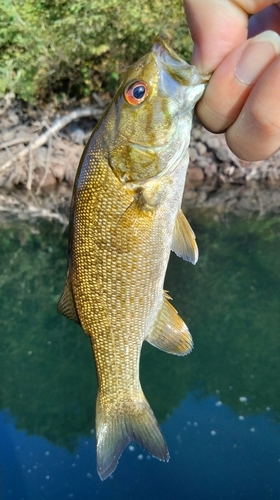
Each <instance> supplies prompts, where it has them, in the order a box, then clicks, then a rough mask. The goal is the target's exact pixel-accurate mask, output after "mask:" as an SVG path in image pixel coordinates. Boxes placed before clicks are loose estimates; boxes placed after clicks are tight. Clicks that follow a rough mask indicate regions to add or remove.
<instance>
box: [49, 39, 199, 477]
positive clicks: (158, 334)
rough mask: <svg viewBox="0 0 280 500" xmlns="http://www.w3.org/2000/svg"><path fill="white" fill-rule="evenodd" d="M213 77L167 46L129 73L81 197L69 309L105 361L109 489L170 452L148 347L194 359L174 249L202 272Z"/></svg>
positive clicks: (66, 300) (102, 464)
mask: <svg viewBox="0 0 280 500" xmlns="http://www.w3.org/2000/svg"><path fill="white" fill-rule="evenodd" d="M205 83H206V78H205V79H204V78H203V77H202V76H201V75H199V74H198V72H197V70H196V69H195V68H194V67H193V66H190V65H189V64H187V63H186V62H185V61H184V60H182V59H181V58H180V57H178V55H177V54H176V53H175V52H174V51H173V50H172V49H171V47H170V46H169V44H168V43H167V41H166V40H165V38H163V37H158V38H157V39H156V40H155V43H154V45H153V48H152V51H151V52H150V53H148V54H147V55H146V56H144V57H142V58H141V59H140V60H139V61H138V62H136V63H135V64H133V65H132V66H131V67H130V68H128V70H127V72H126V74H125V77H124V79H123V82H122V83H121V85H120V87H119V89H118V91H117V93H116V95H115V97H114V99H113V101H112V102H111V104H110V105H109V107H108V108H107V110H106V111H105V113H104V115H103V117H102V118H101V119H100V121H99V122H98V124H97V125H96V127H95V129H94V131H93V133H92V135H91V137H90V139H89V141H88V144H87V146H86V147H85V150H84V153H83V155H82V158H81V161H80V165H79V168H78V171H77V176H76V180H75V185H74V189H73V196H72V204H71V215H70V235H69V254H68V271H67V277H66V284H65V289H64V292H63V294H62V296H61V298H60V301H59V304H58V310H59V312H60V313H62V314H64V315H65V316H67V317H68V318H70V319H72V320H73V321H76V322H77V323H79V324H80V325H81V327H82V328H83V330H84V332H85V333H86V334H87V335H89V337H90V341H91V345H92V349H93V354H94V358H95V363H96V370H97V377H98V395H97V402H96V439H97V470H98V473H99V476H100V478H101V479H106V478H107V477H108V476H109V475H110V474H111V473H112V472H113V471H114V470H115V468H116V466H117V463H118V460H119V458H120V456H121V454H122V451H123V450H124V448H125V447H126V446H127V445H128V444H129V443H130V442H131V441H136V442H137V443H139V444H140V445H141V446H142V447H143V448H145V449H146V450H147V451H148V452H149V453H150V454H151V455H153V456H154V457H156V458H158V459H159V460H165V461H168V459H169V453H168V449H167V445H166V443H165V440H164V437H163V435H162V433H161V431H160V429H159V426H158V424H157V421H156V418H155V416H154V414H153V412H152V410H151V408H150V406H149V404H148V402H147V400H146V398H145V396H144V394H143V391H142V388H141V385H140V381H139V359H140V352H141V348H142V344H143V342H144V340H146V341H148V342H149V343H151V344H152V345H154V346H155V347H157V348H159V349H162V350H164V351H166V352H169V353H172V354H177V355H185V354H187V353H188V352H190V351H191V349H192V338H191V335H190V333H189V330H188V328H187V326H186V325H185V323H184V322H183V320H182V319H181V318H180V316H179V315H178V314H177V311H176V310H175V309H174V307H173V306H172V305H171V304H170V302H169V300H168V299H169V298H170V297H168V295H167V294H166V292H164V290H163V283H164V277H165V272H166V268H167V264H168V260H169V255H170V251H171V250H173V251H174V252H175V253H176V254H177V255H178V256H180V257H182V258H183V259H185V260H188V261H190V262H192V263H193V264H195V263H196V261H197V258H198V250H197V245H196V241H195V236H194V233H193V231H192V229H191V227H190V225H189V223H188V222H187V220H186V218H185V216H184V215H183V212H182V211H181V209H180V206H181V200H182V196H183V190H184V184H185V177H186V171H187V167H188V146H189V141H190V130H191V125H192V115H193V108H194V106H195V103H196V102H197V101H198V100H199V98H200V97H201V96H202V94H203V91H204V89H205Z"/></svg>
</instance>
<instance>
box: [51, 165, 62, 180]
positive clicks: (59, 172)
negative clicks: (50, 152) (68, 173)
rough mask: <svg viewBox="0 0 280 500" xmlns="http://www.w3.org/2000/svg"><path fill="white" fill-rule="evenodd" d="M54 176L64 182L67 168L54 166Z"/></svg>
mask: <svg viewBox="0 0 280 500" xmlns="http://www.w3.org/2000/svg"><path fill="white" fill-rule="evenodd" d="M51 170H52V173H53V175H54V176H55V177H56V178H57V179H58V180H59V181H62V179H63V178H64V175H65V168H64V167H63V166H62V165H57V164H56V165H53V166H52V168H51Z"/></svg>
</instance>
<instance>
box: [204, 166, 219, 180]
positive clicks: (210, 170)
mask: <svg viewBox="0 0 280 500" xmlns="http://www.w3.org/2000/svg"><path fill="white" fill-rule="evenodd" d="M217 170H218V169H217V165H216V164H215V163H209V164H208V165H206V166H205V167H204V173H205V175H206V177H213V175H216V174H217Z"/></svg>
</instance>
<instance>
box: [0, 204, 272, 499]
mask: <svg viewBox="0 0 280 500" xmlns="http://www.w3.org/2000/svg"><path fill="white" fill-rule="evenodd" d="M190 220H191V222H192V225H193V227H194V228H195V231H196V234H197V240H198V244H199V249H200V259H199V262H198V264H197V265H196V266H192V265H191V264H188V263H186V262H184V261H182V260H181V259H178V258H177V257H176V256H174V255H173V256H172V258H171V261H170V266H169V270H168V274H167V279H166V289H167V290H169V292H170V294H171V295H172V297H173V299H174V301H173V304H174V306H175V307H176V308H177V309H178V311H179V312H180V314H181V315H182V317H183V318H184V319H185V320H186V322H187V324H188V326H189V328H190V330H191V332H192V334H193V338H194V343H195V349H194V351H193V352H192V353H191V354H190V355H189V356H187V357H184V358H177V357H175V356H171V355H168V354H165V353H163V352H160V351H158V350H157V349H155V348H153V347H152V346H150V345H148V344H147V345H145V346H144V348H143V352H142V356H141V381H142V385H143V388H144V392H145V394H146V396H147V398H148V400H149V402H150V404H151V406H152V408H153V410H154V412H155V414H156V416H157V418H158V420H159V422H160V425H161V427H162V430H163V433H164V435H165V437H166V440H167V443H168V446H169V451H170V455H171V460H170V462H169V463H168V464H165V463H161V462H159V461H157V460H155V459H153V458H151V457H150V456H149V455H148V454H147V453H146V452H145V451H144V450H142V449H141V448H140V447H139V446H137V445H135V444H132V445H131V446H130V447H129V448H127V449H126V451H125V452H124V454H123V456H122V458H121V460H120V463H119V465H118V468H117V469H116V471H115V472H114V474H113V477H111V478H109V479H108V480H106V481H105V482H103V483H102V482H101V481H100V479H99V477H98V475H97V473H96V459H95V435H94V411H95V397H96V377H95V369H94V361H93V357H92V353H91V347H90V344H89V340H88V338H87V337H86V336H85V335H84V334H83V333H82V331H81V329H80V328H79V327H78V326H77V325H75V324H74V323H72V322H70V321H69V320H67V319H66V318H63V317H61V316H60V315H59V314H57V312H56V303H57V300H58V298H59V295H60V293H61V291H62V288H63V283H64V277H65V267H66V255H67V235H66V232H63V231H62V229H61V228H60V227H59V226H57V225H55V224H51V223H43V224H40V225H37V226H35V227H32V228H31V229H30V226H28V225H27V224H25V223H23V222H21V223H15V224H10V223H6V224H5V225H4V224H3V227H2V228H1V231H0V298H1V301H0V304H1V312H0V332H1V351H0V369H1V377H0V472H1V482H0V484H1V488H2V496H0V498H1V500H49V499H51V500H58V499H59V500H63V499H65V500H66V499H71V498H73V499H79V500H90V499H93V498H101V499H107V498H113V499H116V500H117V499H122V500H131V498H133V499H134V500H138V499H139V500H140V499H141V500H142V499H143V498H145V499H146V500H151V499H155V500H157V499H161V500H162V499H163V500H164V499H169V498H171V497H172V498H178V499H185V498H187V499H190V500H231V499H232V500H237V499H244V500H251V499H252V500H253V499H254V500H258V499H260V500H266V499H273V500H274V499H275V500H276V499H278V500H279V498H280V383H279V375H280V362H279V360H280V326H279V325H280V307H279V304H280V287H279V279H280V254H279V243H280V219H279V217H276V216H274V217H270V218H267V219H262V220H258V219H256V218H251V217H247V218H236V217H233V216H231V217H229V216H228V217H221V218H219V217H218V216H215V217H213V216H212V215H209V216H207V217H206V216H205V215H202V214H197V213H196V214H191V217H190Z"/></svg>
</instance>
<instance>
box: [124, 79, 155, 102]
mask: <svg viewBox="0 0 280 500" xmlns="http://www.w3.org/2000/svg"><path fill="white" fill-rule="evenodd" d="M148 93H149V90H148V85H147V84H146V83H145V82H143V81H139V82H134V83H132V84H131V85H130V86H129V87H128V88H127V89H126V90H125V92H124V97H125V100H126V101H127V102H128V104H132V105H133V106H136V105H137V104H140V103H141V102H143V101H144V100H145V99H146V97H147V95H148Z"/></svg>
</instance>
